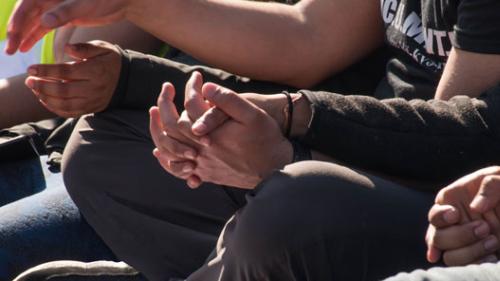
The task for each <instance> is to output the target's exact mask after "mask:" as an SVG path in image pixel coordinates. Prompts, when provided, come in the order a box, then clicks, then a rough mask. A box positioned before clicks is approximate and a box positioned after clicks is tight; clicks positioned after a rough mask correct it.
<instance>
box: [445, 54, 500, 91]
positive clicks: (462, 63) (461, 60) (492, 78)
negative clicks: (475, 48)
mask: <svg viewBox="0 0 500 281" xmlns="http://www.w3.org/2000/svg"><path fill="white" fill-rule="evenodd" d="M499 83H500V55H490V54H479V53H471V52H467V51H463V50H459V49H456V48H453V49H452V50H451V53H450V56H449V58H448V60H447V62H446V67H445V69H444V72H443V75H442V77H441V80H440V82H439V86H438V88H437V91H436V98H437V99H442V100H449V99H450V98H452V97H454V96H456V95H467V96H470V97H478V96H479V95H480V94H482V93H483V92H484V91H486V90H488V89H490V88H492V87H494V86H496V85H498V84H499Z"/></svg>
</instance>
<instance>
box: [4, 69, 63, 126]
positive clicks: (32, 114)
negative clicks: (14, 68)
mask: <svg viewBox="0 0 500 281" xmlns="http://www.w3.org/2000/svg"><path fill="white" fill-rule="evenodd" d="M26 77H27V76H26V74H22V75H18V76H15V77H11V78H8V79H1V80H0V104H1V105H2V110H0V128H8V127H11V126H14V125H17V124H20V123H24V122H31V121H39V120H43V119H47V118H50V117H54V116H55V115H54V114H53V113H51V112H49V111H48V110H46V109H45V108H44V107H43V106H42V105H41V104H40V103H39V102H38V100H37V99H36V97H35V96H34V95H33V94H32V93H31V91H30V90H29V89H28V88H27V87H26V86H25V85H24V80H25V79H26Z"/></svg>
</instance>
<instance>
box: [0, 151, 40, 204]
mask: <svg viewBox="0 0 500 281" xmlns="http://www.w3.org/2000/svg"><path fill="white" fill-rule="evenodd" d="M44 188H45V178H44V176H43V170H42V165H41V163H40V160H39V159H37V158H34V159H28V160H21V161H16V162H6V163H1V164H0V206H4V205H6V204H8V203H11V202H14V201H16V200H19V199H21V198H24V197H26V196H30V195H33V194H35V193H37V192H40V191H42V190H43V189H44Z"/></svg>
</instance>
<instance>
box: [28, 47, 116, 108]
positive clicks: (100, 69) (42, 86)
mask: <svg viewBox="0 0 500 281" xmlns="http://www.w3.org/2000/svg"><path fill="white" fill-rule="evenodd" d="M66 53H67V54H69V55H70V56H71V57H73V58H74V61H72V62H68V63H64V64H55V65H34V66H31V67H30V68H29V69H28V73H29V74H30V75H31V76H30V77H29V78H28V79H26V85H27V86H28V87H29V88H30V89H31V90H32V91H33V93H34V94H35V96H36V97H37V98H38V99H39V101H40V102H41V103H42V104H43V105H44V106H45V108H47V109H48V110H50V111H51V112H53V113H55V114H57V115H59V116H63V117H77V116H81V115H83V114H86V113H90V112H99V111H102V110H104V109H105V108H106V107H107V105H108V104H109V102H110V101H111V97H112V96H113V92H114V90H115V85H116V84H117V83H118V79H119V74H120V69H121V56H120V55H119V52H118V49H117V48H116V47H115V46H114V45H112V44H109V43H106V42H103V41H92V42H90V43H82V44H74V45H68V46H67V47H66Z"/></svg>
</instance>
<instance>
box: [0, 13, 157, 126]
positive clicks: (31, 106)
mask: <svg viewBox="0 0 500 281" xmlns="http://www.w3.org/2000/svg"><path fill="white" fill-rule="evenodd" d="M93 39H101V40H108V41H110V42H114V43H116V44H119V45H121V46H123V47H124V48H128V49H134V50H138V51H142V52H146V53H147V52H154V51H155V50H158V49H159V48H160V46H161V42H160V41H159V40H157V39H156V38H154V37H153V36H152V35H149V34H147V33H145V32H143V31H142V30H140V29H139V28H138V27H136V26H133V25H132V24H131V23H128V22H119V23H116V24H113V25H109V26H106V27H98V28H81V27H77V28H71V29H63V30H62V31H61V32H59V31H58V32H57V33H56V39H55V45H54V48H55V56H56V61H57V62H58V63H61V62H63V61H68V60H71V58H70V57H69V56H66V54H65V46H66V44H67V43H77V42H87V41H89V40H93ZM103 63H109V62H103ZM96 67H98V66H96ZM115 71H116V70H115ZM28 76H29V75H28V74H22V75H18V76H16V77H10V78H7V79H0V104H1V105H2V110H1V111H0V128H8V127H11V126H14V125H17V124H21V123H25V122H34V121H39V120H43V119H47V118H52V117H54V116H55V113H56V112H60V111H61V109H54V108H49V109H47V108H45V107H44V106H43V105H42V104H41V103H40V102H39V99H40V97H39V96H36V95H33V93H32V91H31V89H30V88H28V87H26V86H25V81H26V79H27V78H28ZM32 78H44V77H32ZM32 78H29V79H28V81H29V80H31V79H32ZM58 78H60V80H64V79H65V78H66V77H65V76H61V77H58ZM42 87H43V86H42ZM80 90H81V91H86V90H87V91H89V90H91V89H90V88H87V89H86V88H82V89H80ZM89 93H90V91H89ZM105 98H106V95H105V94H102V99H103V100H104V99H105ZM63 106H64V107H66V105H63ZM96 108H97V107H96ZM99 108H102V106H101V107H99ZM85 109H87V110H85ZM78 111H80V113H81V112H85V111H88V108H80V109H78ZM61 116H66V117H69V116H78V114H75V112H72V114H61Z"/></svg>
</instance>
